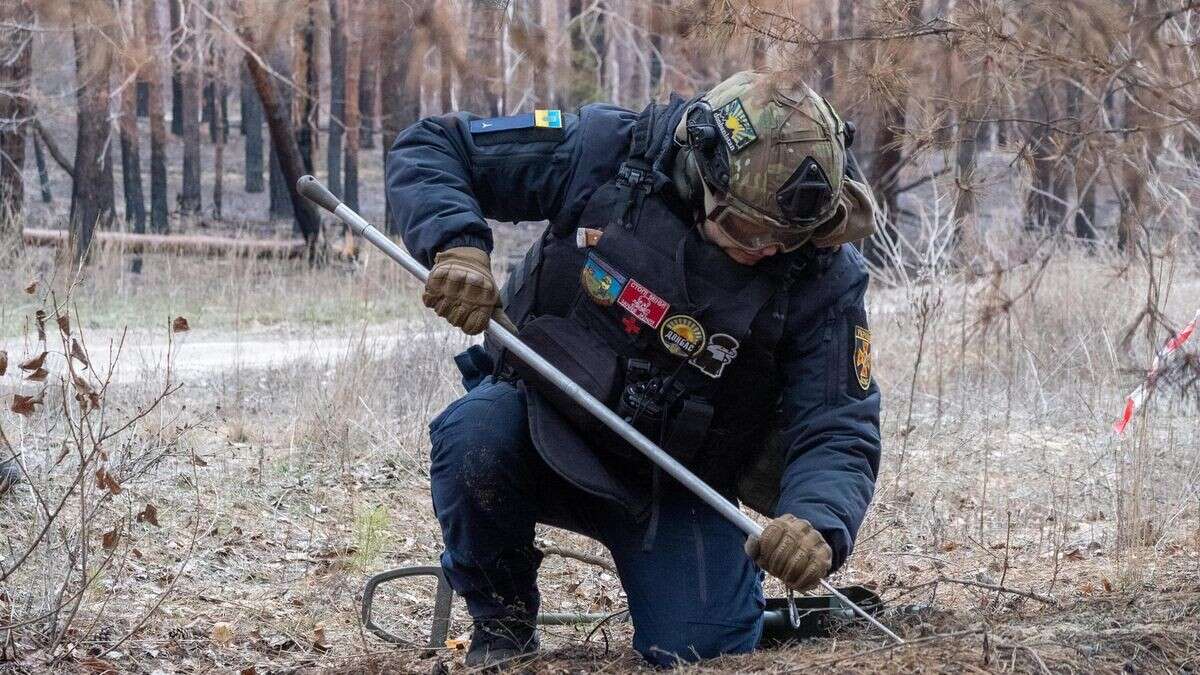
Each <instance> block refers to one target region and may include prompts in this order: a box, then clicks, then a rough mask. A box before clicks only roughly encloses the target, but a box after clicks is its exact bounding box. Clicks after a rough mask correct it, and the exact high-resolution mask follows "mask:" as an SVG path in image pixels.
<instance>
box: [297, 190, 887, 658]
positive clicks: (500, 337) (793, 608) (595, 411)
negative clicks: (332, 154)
mask: <svg viewBox="0 0 1200 675" xmlns="http://www.w3.org/2000/svg"><path fill="white" fill-rule="evenodd" d="M297 188H298V190H299V192H300V194H302V195H304V196H305V197H307V198H308V199H309V200H310V201H312V202H313V203H314V204H316V205H318V206H320V207H321V208H323V209H325V210H327V211H329V212H330V213H332V214H333V215H335V216H337V218H338V219H339V220H341V221H342V222H343V223H345V224H346V225H347V226H348V227H349V228H350V229H351V230H352V231H353V232H354V233H355V234H358V235H361V236H362V237H363V238H364V239H366V240H367V241H369V242H371V243H372V244H374V245H375V246H376V248H378V249H379V250H381V251H383V253H384V254H385V255H387V256H388V257H389V258H391V259H392V260H395V261H396V262H398V263H400V266H401V267H403V268H404V269H406V270H408V271H409V272H411V273H412V274H413V276H415V277H417V278H418V279H420V280H421V281H422V282H425V281H426V280H427V279H428V278H429V270H427V269H425V266H424V265H422V264H421V263H419V262H417V260H416V258H413V257H412V256H411V255H410V254H409V253H408V251H405V250H404V249H403V248H401V247H400V246H399V245H398V244H396V242H394V241H392V240H391V239H389V238H388V237H387V235H385V234H383V233H382V232H380V231H379V230H377V229H375V228H374V227H372V226H371V224H370V223H368V222H367V221H366V220H364V219H363V217H362V216H360V215H358V214H357V213H355V212H354V210H353V209H351V208H350V207H348V206H346V205H345V204H343V203H342V201H341V200H340V199H338V198H337V197H335V196H334V195H333V193H332V192H330V191H329V189H328V188H326V187H325V186H324V185H322V184H321V182H320V181H318V180H317V179H316V178H314V177H312V176H304V177H302V178H300V180H299V181H298V183H297ZM506 323H507V324H508V325H507V326H506V325H505V324H506ZM510 326H511V323H510V322H501V321H499V320H497V318H496V317H493V318H492V319H490V320H489V321H488V327H487V333H488V335H490V336H491V337H492V338H493V339H495V340H496V341H497V342H498V343H500V345H501V346H503V347H504V348H505V349H507V350H508V351H509V353H511V354H512V355H513V356H515V357H516V358H518V359H520V360H521V361H522V362H523V363H525V364H526V365H527V366H529V367H530V368H532V369H533V370H535V371H536V372H537V373H538V374H539V375H541V376H542V377H544V378H545V379H546V380H547V381H548V382H550V383H551V384H553V385H554V386H555V387H557V388H558V389H559V390H560V391H562V392H563V393H564V394H565V395H567V396H568V397H569V398H570V399H571V400H573V401H574V402H576V403H578V404H579V405H580V406H581V407H583V408H584V409H585V410H587V411H588V412H589V413H591V414H592V415H593V416H594V417H595V418H596V419H598V420H600V422H602V423H603V424H604V425H605V426H606V427H608V428H609V429H611V430H612V431H613V432H614V433H616V434H617V435H619V436H620V437H621V438H623V439H625V440H626V441H627V442H628V443H629V444H630V445H632V446H633V447H634V448H635V449H637V451H638V452H640V453H642V454H643V455H645V456H646V458H647V459H649V460H650V461H651V462H654V464H655V465H657V466H658V467H659V468H660V469H662V470H663V471H665V472H667V473H668V474H669V475H670V476H671V477H672V478H674V479H675V480H677V481H679V482H680V483H681V484H683V486H684V487H686V488H687V489H688V490H690V491H691V492H692V493H693V494H695V495H696V496H697V497H699V498H700V499H702V500H703V501H704V502H705V503H706V504H708V505H709V506H711V507H712V508H713V509H715V510H716V511H717V513H720V514H721V515H722V516H724V517H725V518H726V519H727V520H729V522H731V523H733V524H734V525H736V526H737V527H738V529H740V530H742V531H743V532H745V533H746V535H747V536H751V537H758V536H760V535H762V526H761V525H759V524H758V523H756V522H754V520H753V519H752V518H751V517H750V516H748V515H746V514H745V513H742V511H741V510H740V509H739V508H738V507H737V505H736V504H734V503H732V502H730V501H729V500H727V499H725V498H724V497H722V496H721V494H720V493H719V492H717V491H716V490H714V489H713V488H712V487H711V486H710V485H708V484H707V483H705V482H704V481H702V480H700V478H699V477H697V476H696V474H694V473H692V472H691V471H690V470H689V469H688V468H687V467H685V466H684V465H683V464H681V463H680V462H679V461H678V460H676V459H675V458H674V457H672V456H671V455H669V454H667V453H666V451H664V450H663V449H662V448H660V447H658V446H657V445H656V444H655V443H654V442H653V441H651V440H650V439H649V438H646V437H645V436H644V435H643V434H642V433H641V432H640V431H638V430H637V429H635V428H634V427H633V425H631V424H629V423H628V422H626V421H625V420H624V419H623V418H622V417H621V416H620V415H618V414H617V413H615V412H613V411H612V410H609V409H608V407H607V406H605V405H604V404H603V403H601V402H600V400H599V399H597V398H596V397H594V396H592V395H591V394H590V393H588V392H587V390H585V389H584V388H583V387H580V386H579V385H578V384H576V383H575V381H574V380H572V379H571V378H569V377H567V376H566V375H564V374H563V373H562V372H561V371H559V370H558V368H556V367H554V365H553V364H552V363H550V362H549V361H547V360H546V359H544V358H542V356H541V355H540V354H538V353H537V352H536V351H534V350H533V349H532V348H530V347H529V346H528V345H526V344H525V343H524V342H522V341H521V339H520V338H518V337H517V336H516V334H515V332H513V331H512V329H511V328H510ZM401 571H402V570H393V572H401ZM391 573H392V572H385V573H384V574H385V575H386V574H391ZM399 576H404V575H399ZM393 578H395V577H393ZM378 583H380V582H376V586H378ZM820 583H821V586H822V587H823V588H824V589H825V591H826V592H828V593H829V595H830V596H832V598H833V599H836V600H837V601H838V602H839V603H841V605H842V606H843V607H845V608H848V609H850V610H851V611H852V612H854V613H855V614H857V615H858V616H859V617H861V618H863V619H865V620H866V621H867V622H868V623H870V624H871V625H872V626H874V627H876V628H878V629H879V630H880V631H882V632H883V633H884V634H885V635H887V636H888V637H889V638H891V639H892V640H894V641H895V642H896V643H897V644H904V640H903V639H901V637H900V636H899V635H896V634H895V633H893V632H892V631H891V629H889V628H888V627H887V626H884V625H883V624H882V623H880V622H879V620H878V619H876V618H875V617H874V616H873V615H872V614H871V613H870V612H868V611H867V610H866V609H864V608H863V607H861V606H859V604H858V603H856V602H854V601H853V600H851V599H850V598H849V597H847V596H846V595H845V594H844V593H842V592H841V591H839V590H838V589H836V588H834V587H833V585H832V584H830V583H829V582H828V581H825V580H824V579H822V580H821V582H820ZM368 586H369V587H370V590H371V591H372V595H373V591H374V588H375V587H374V586H370V585H369V584H368ZM876 599H878V598H876ZM364 601H365V598H364ZM787 602H788V604H789V612H788V614H789V617H788V618H789V621H791V623H792V625H793V626H794V625H796V624H797V623H798V621H799V619H798V616H799V607H798V605H797V604H796V603H797V602H799V601H797V600H795V599H793V598H792V597H791V596H790V595H789V597H788V599H787ZM364 605H365V602H364ZM364 609H366V607H365V606H364ZM364 613H365V614H369V612H364ZM447 620H448V614H447Z"/></svg>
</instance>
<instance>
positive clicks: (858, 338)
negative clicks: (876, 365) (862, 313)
mask: <svg viewBox="0 0 1200 675" xmlns="http://www.w3.org/2000/svg"><path fill="white" fill-rule="evenodd" d="M852 366H853V368H854V375H855V377H856V378H857V379H858V386H859V387H860V388H861V389H862V391H863V392H864V393H865V392H866V391H867V390H868V389H870V388H871V331H870V330H869V329H867V328H864V327H862V326H855V327H854V361H853V364H852Z"/></svg>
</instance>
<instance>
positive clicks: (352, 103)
mask: <svg viewBox="0 0 1200 675" xmlns="http://www.w3.org/2000/svg"><path fill="white" fill-rule="evenodd" d="M344 20H345V23H346V27H347V33H348V36H349V40H348V42H347V49H346V81H345V82H344V83H343V86H344V94H343V96H344V99H345V105H346V152H345V157H344V166H345V185H344V189H343V193H344V194H343V196H342V200H343V201H345V202H346V205H347V206H349V207H350V208H351V209H354V210H355V211H357V210H358V207H359V204H358V150H359V145H360V141H361V140H362V138H361V136H360V134H359V127H360V125H361V124H362V113H361V111H360V110H359V107H358V101H359V98H358V92H359V77H361V76H362V61H363V47H362V32H363V31H362V7H361V6H360V5H359V3H358V2H357V1H356V0H350V1H349V2H348V3H347V4H346V12H345V19H344ZM330 145H332V142H330Z"/></svg>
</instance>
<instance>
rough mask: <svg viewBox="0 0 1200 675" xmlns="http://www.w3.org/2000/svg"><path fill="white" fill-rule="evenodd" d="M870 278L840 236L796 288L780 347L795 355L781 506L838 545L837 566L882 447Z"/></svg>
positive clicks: (784, 409) (785, 416)
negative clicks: (816, 270)
mask: <svg viewBox="0 0 1200 675" xmlns="http://www.w3.org/2000/svg"><path fill="white" fill-rule="evenodd" d="M867 280H868V279H867V273H866V269H865V265H864V264H863V261H862V258H861V256H860V255H859V253H858V251H857V250H856V249H854V248H853V247H852V246H849V245H843V246H842V247H841V248H840V249H839V250H838V251H837V252H836V253H834V254H833V259H832V261H831V263H830V266H829V268H828V269H827V270H826V272H825V273H824V274H820V275H817V276H816V277H815V278H814V279H812V280H811V281H809V282H808V283H809V284H810V286H811V287H804V288H800V289H797V290H798V292H794V293H793V294H792V300H793V302H792V306H791V307H790V308H789V312H788V314H789V318H788V329H789V330H788V332H787V334H786V336H785V338H784V340H785V343H784V348H783V349H782V350H781V351H782V353H784V354H787V355H788V356H787V357H786V358H785V360H784V362H783V375H784V378H785V384H784V390H783V391H784V393H783V398H782V401H781V407H780V412H781V414H782V417H781V418H780V425H779V432H780V434H781V437H780V439H779V440H780V441H781V442H782V443H783V444H784V447H786V448H787V449H788V450H787V459H786V465H785V468H784V471H783V476H782V480H781V485H780V495H779V502H778V503H777V506H776V513H778V514H783V513H791V514H793V515H795V516H796V517H798V518H803V519H805V520H807V521H809V522H810V523H812V525H813V527H815V528H816V529H817V530H819V531H820V532H821V534H822V535H824V537H825V540H826V541H827V542H828V543H829V546H830V547H831V548H832V549H833V569H835V570H836V569H837V568H839V567H841V565H842V563H843V562H845V560H846V558H847V557H848V556H849V555H850V552H851V550H852V549H853V548H854V540H855V537H856V536H857V535H858V529H859V527H860V526H861V525H862V521H863V518H864V517H865V516H866V512H867V507H868V506H869V505H870V503H871V498H872V496H873V495H874V492H875V479H876V476H877V474H878V471H879V460H880V453H881V444H880V434H879V406H880V395H879V388H878V386H877V385H876V384H875V381H874V378H873V377H872V375H871V373H870V365H869V364H870V360H869V356H868V358H867V359H866V366H865V371H864V368H863V356H864V355H869V348H870V332H869V327H868V326H867V316H866V309H865V303H864V295H865V293H866V289H867ZM864 350H866V351H865V352H864ZM856 357H857V358H856ZM864 382H865V385H864Z"/></svg>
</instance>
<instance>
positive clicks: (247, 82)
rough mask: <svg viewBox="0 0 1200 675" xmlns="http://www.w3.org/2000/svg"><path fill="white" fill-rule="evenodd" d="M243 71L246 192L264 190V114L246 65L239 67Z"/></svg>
mask: <svg viewBox="0 0 1200 675" xmlns="http://www.w3.org/2000/svg"><path fill="white" fill-rule="evenodd" d="M238 71H239V72H240V73H241V83H242V86H241V96H240V99H241V108H242V134H244V135H245V137H246V142H245V167H244V174H245V178H246V184H245V190H246V192H250V193H254V192H262V191H263V188H264V186H263V130H262V126H263V114H262V105H261V104H259V102H258V92H256V91H254V82H253V81H251V79H250V73H249V72H248V71H247V70H246V68H245V66H242V67H240V68H239V69H238Z"/></svg>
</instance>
